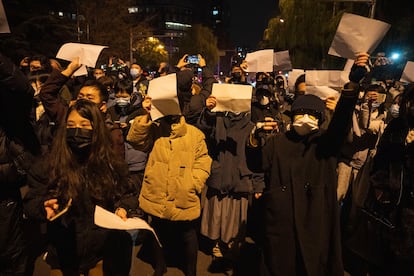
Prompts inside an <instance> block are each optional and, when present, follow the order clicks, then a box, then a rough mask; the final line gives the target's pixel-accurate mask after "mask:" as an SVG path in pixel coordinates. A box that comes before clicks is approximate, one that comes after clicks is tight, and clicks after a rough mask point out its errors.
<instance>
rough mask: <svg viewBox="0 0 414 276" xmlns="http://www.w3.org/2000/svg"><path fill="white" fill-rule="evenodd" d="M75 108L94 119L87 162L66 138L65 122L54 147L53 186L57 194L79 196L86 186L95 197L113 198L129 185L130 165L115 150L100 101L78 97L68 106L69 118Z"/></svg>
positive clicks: (81, 114)
mask: <svg viewBox="0 0 414 276" xmlns="http://www.w3.org/2000/svg"><path fill="white" fill-rule="evenodd" d="M75 110H76V111H77V112H78V113H79V115H80V116H82V117H84V118H86V119H88V120H90V121H91V125H92V128H93V135H92V145H91V150H90V154H89V156H88V158H87V160H86V161H85V162H80V161H79V159H78V158H77V156H76V155H75V154H74V153H73V152H72V151H71V149H70V147H69V146H68V144H67V142H66V132H67V131H66V130H67V129H66V125H65V124H63V125H62V126H61V127H60V128H59V130H58V132H57V134H56V137H55V140H54V143H53V147H52V150H51V162H50V166H51V170H50V173H51V175H50V176H51V177H50V185H51V186H50V187H51V188H52V189H53V191H54V192H53V193H54V196H57V197H63V198H66V199H67V198H69V197H72V198H76V196H77V195H78V194H79V192H80V191H82V190H84V189H87V191H88V192H89V194H90V196H91V197H92V198H94V199H95V200H97V201H101V202H102V201H106V202H108V201H109V202H113V201H114V200H116V198H117V197H119V196H120V195H121V194H122V193H123V187H127V184H126V183H127V175H128V167H127V165H126V163H125V162H124V160H120V159H118V157H116V155H115V154H114V153H113V151H112V148H111V143H110V138H109V137H110V135H109V132H108V129H107V127H106V125H105V122H104V119H103V116H102V113H101V111H100V110H99V108H98V107H97V105H96V104H95V103H93V102H91V101H89V100H82V99H79V100H77V101H76V103H75V104H74V105H73V106H72V107H71V108H70V109H69V110H68V113H67V115H66V120H67V118H68V116H69V114H70V113H71V112H72V111H75Z"/></svg>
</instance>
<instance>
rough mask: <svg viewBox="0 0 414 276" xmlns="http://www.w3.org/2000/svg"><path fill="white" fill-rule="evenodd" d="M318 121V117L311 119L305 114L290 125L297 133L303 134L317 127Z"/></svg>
mask: <svg viewBox="0 0 414 276" xmlns="http://www.w3.org/2000/svg"><path fill="white" fill-rule="evenodd" d="M318 121H319V120H318V119H316V120H312V119H311V118H309V116H308V115H307V114H305V115H303V117H301V118H298V119H296V120H295V121H294V122H293V124H292V126H293V128H294V129H295V131H296V132H297V133H298V134H299V135H301V136H305V135H307V134H309V133H311V132H314V131H316V130H318V129H319V126H318Z"/></svg>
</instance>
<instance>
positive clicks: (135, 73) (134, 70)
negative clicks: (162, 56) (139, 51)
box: [129, 68, 141, 79]
mask: <svg viewBox="0 0 414 276" xmlns="http://www.w3.org/2000/svg"><path fill="white" fill-rule="evenodd" d="M129 74H130V75H131V77H132V78H133V79H135V78H137V77H139V76H140V75H141V72H140V70H138V69H137V68H131V69H130V70H129Z"/></svg>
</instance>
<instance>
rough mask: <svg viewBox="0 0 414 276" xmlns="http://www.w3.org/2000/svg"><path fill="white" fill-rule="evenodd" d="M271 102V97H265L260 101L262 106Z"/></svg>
mask: <svg viewBox="0 0 414 276" xmlns="http://www.w3.org/2000/svg"><path fill="white" fill-rule="evenodd" d="M269 102H270V100H269V97H267V96H263V97H262V98H261V99H260V104H261V105H267V104H268V103H269Z"/></svg>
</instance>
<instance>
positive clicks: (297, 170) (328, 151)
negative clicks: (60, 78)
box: [263, 83, 358, 276]
mask: <svg viewBox="0 0 414 276" xmlns="http://www.w3.org/2000/svg"><path fill="white" fill-rule="evenodd" d="M357 92H358V91H357V85H356V84H352V83H350V84H349V86H348V89H346V90H344V91H343V92H342V96H341V98H340V100H339V102H338V105H337V107H336V112H335V115H334V117H333V118H332V121H331V123H330V125H329V128H328V130H326V132H325V131H323V130H319V131H318V132H317V133H314V134H310V135H309V136H299V135H297V134H296V132H294V130H291V131H288V132H287V133H285V134H280V135H277V136H273V137H271V138H270V139H269V140H268V141H267V143H266V145H265V146H264V148H263V167H264V170H265V172H266V185H267V186H266V189H265V192H264V194H263V199H264V202H265V242H264V247H265V248H264V249H265V251H264V252H265V263H266V266H267V270H268V272H269V274H270V275H273V276H276V275H280V276H286V275H308V276H337V275H341V276H342V275H343V274H344V270H343V265H342V256H341V245H340V228H339V213H338V203H337V195H336V187H337V175H336V166H337V155H338V152H339V149H340V146H341V144H342V142H343V141H344V139H345V136H346V134H347V131H348V130H349V127H350V125H351V115H352V111H353V109H354V105H355V103H356V100H357Z"/></svg>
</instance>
